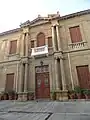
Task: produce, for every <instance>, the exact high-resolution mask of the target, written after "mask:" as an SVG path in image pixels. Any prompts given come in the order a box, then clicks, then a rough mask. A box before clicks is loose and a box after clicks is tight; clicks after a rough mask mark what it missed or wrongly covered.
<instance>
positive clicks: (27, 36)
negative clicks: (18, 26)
mask: <svg viewBox="0 0 90 120" xmlns="http://www.w3.org/2000/svg"><path fill="white" fill-rule="evenodd" d="M28 45H29V33H27V34H26V50H25V51H26V53H25V55H26V56H27V57H28Z"/></svg>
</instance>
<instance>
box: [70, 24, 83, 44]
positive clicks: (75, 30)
mask: <svg viewBox="0 0 90 120" xmlns="http://www.w3.org/2000/svg"><path fill="white" fill-rule="evenodd" d="M69 31H70V36H71V40H72V43H75V42H81V41H82V36H81V32H80V27H79V26H75V27H71V28H69Z"/></svg>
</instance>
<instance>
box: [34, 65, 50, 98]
mask: <svg viewBox="0 0 90 120" xmlns="http://www.w3.org/2000/svg"><path fill="white" fill-rule="evenodd" d="M46 71H48V69H46V66H45V67H44V68H40V67H39V68H38V69H36V72H37V73H36V97H37V98H49V97H50V81H49V73H48V72H46Z"/></svg>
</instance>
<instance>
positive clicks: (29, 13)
mask: <svg viewBox="0 0 90 120" xmlns="http://www.w3.org/2000/svg"><path fill="white" fill-rule="evenodd" d="M89 8H90V0H0V32H4V31H7V30H10V29H15V28H18V27H19V25H20V23H23V22H25V21H27V20H30V21H31V20H33V19H35V18H36V17H37V16H38V14H40V15H41V16H47V14H53V13H57V11H59V13H60V15H61V16H63V15H66V14H70V13H74V12H78V11H81V10H85V9H89Z"/></svg>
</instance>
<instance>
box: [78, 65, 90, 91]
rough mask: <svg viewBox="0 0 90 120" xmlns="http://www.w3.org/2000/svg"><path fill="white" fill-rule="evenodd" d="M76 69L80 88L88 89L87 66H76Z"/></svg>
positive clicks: (89, 79) (89, 80) (89, 84)
mask: <svg viewBox="0 0 90 120" xmlns="http://www.w3.org/2000/svg"><path fill="white" fill-rule="evenodd" d="M76 69H77V75H78V80H79V84H80V87H81V88H86V89H90V74H89V68H88V65H85V66H77V67H76Z"/></svg>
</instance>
